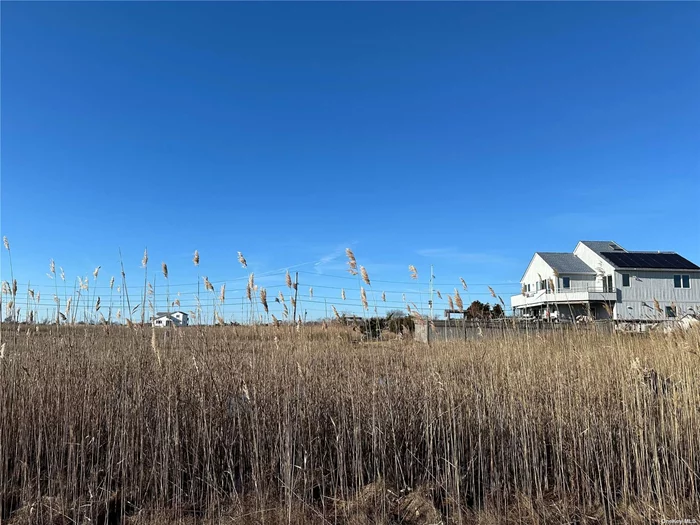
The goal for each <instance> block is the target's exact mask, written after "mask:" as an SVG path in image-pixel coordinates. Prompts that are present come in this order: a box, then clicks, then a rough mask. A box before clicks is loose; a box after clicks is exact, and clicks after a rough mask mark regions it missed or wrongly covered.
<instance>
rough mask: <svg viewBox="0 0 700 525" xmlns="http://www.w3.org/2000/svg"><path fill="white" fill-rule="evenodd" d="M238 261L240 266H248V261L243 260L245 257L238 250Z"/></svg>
mask: <svg viewBox="0 0 700 525" xmlns="http://www.w3.org/2000/svg"><path fill="white" fill-rule="evenodd" d="M238 262H239V263H241V266H242V267H243V268H247V267H248V261H246V260H245V257H243V254H242V253H241V252H238Z"/></svg>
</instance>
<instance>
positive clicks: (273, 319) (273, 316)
mask: <svg viewBox="0 0 700 525" xmlns="http://www.w3.org/2000/svg"><path fill="white" fill-rule="evenodd" d="M272 324H274V325H275V326H279V325H280V321H279V319H277V317H275V314H272Z"/></svg>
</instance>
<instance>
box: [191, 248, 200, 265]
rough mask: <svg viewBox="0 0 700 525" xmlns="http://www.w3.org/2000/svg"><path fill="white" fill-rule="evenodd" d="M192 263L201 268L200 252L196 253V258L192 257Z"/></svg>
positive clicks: (196, 251)
mask: <svg viewBox="0 0 700 525" xmlns="http://www.w3.org/2000/svg"><path fill="white" fill-rule="evenodd" d="M192 262H193V263H194V265H195V266H199V250H195V251H194V257H192Z"/></svg>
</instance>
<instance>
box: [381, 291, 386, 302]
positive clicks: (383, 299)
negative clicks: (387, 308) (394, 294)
mask: <svg viewBox="0 0 700 525" xmlns="http://www.w3.org/2000/svg"><path fill="white" fill-rule="evenodd" d="M382 302H384V303H385V302H386V292H382Z"/></svg>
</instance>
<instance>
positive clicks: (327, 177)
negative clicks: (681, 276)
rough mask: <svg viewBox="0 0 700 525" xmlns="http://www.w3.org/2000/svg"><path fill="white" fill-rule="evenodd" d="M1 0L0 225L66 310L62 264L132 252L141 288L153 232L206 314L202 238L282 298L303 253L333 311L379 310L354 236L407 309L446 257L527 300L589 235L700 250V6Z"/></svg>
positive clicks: (452, 276) (441, 270) (236, 273)
mask: <svg viewBox="0 0 700 525" xmlns="http://www.w3.org/2000/svg"><path fill="white" fill-rule="evenodd" d="M1 9H2V11H1V16H2V37H1V38H2V41H1V45H2V57H1V58H2V63H1V67H2V78H1V89H2V92H1V94H2V122H1V124H2V144H1V145H2V165H1V168H2V188H1V189H2V217H1V218H2V224H1V228H0V229H1V230H2V235H6V236H7V237H8V238H9V240H10V243H11V247H12V255H13V263H14V273H15V277H16V278H17V280H18V281H19V282H20V288H21V289H22V287H23V286H24V287H25V288H26V283H27V282H28V281H30V280H31V283H32V287H33V288H36V289H37V290H38V289H41V290H42V291H43V293H44V297H45V299H44V298H42V303H46V304H47V306H51V305H52V304H53V303H52V300H51V297H52V295H53V293H54V292H53V288H54V283H53V281H51V280H50V279H49V278H48V277H47V276H46V272H47V271H48V267H49V259H51V258H53V259H55V261H56V265H57V266H60V267H63V268H64V269H65V272H66V275H67V286H68V288H71V287H72V286H73V284H74V282H75V279H76V276H78V275H83V276H85V275H91V274H92V271H93V269H94V268H95V267H96V266H98V265H101V266H102V269H101V271H100V277H99V280H98V282H97V283H96V284H97V286H106V284H107V280H108V279H109V276H111V275H116V276H117V277H118V276H119V257H118V249H120V248H121V251H122V253H123V255H124V260H125V268H126V272H127V281H128V282H129V286H130V288H133V289H136V290H138V288H139V286H142V282H143V270H141V269H140V268H139V265H140V261H141V257H142V253H143V249H144V247H146V246H147V247H148V249H149V253H150V263H151V271H150V272H149V274H150V275H149V279H151V280H152V279H153V278H154V277H155V276H156V274H159V265H160V263H161V262H162V261H165V262H167V263H168V266H169V268H170V284H171V290H170V294H171V296H173V295H175V293H176V292H177V291H180V292H181V293H182V296H183V299H182V302H183V303H188V305H187V306H183V309H185V310H187V309H189V308H191V303H192V292H193V290H196V285H193V284H192V283H196V282H197V270H196V269H195V268H194V266H193V265H192V263H191V258H192V253H193V251H194V250H195V249H198V250H199V251H200V252H201V257H202V264H201V266H200V269H199V273H200V274H201V275H208V277H209V278H210V280H212V281H215V282H217V287H218V283H220V282H224V281H226V282H227V283H228V287H229V289H230V290H231V291H230V292H229V297H230V299H228V301H230V302H231V304H232V305H236V304H240V297H241V295H242V291H241V289H242V288H243V287H244V286H243V285H242V282H243V281H241V279H245V277H246V275H247V272H248V271H249V270H252V271H255V272H256V274H257V275H263V274H265V273H271V275H269V276H268V277H266V279H265V280H260V281H259V282H260V284H261V285H264V286H266V287H267V288H268V293H269V294H271V295H275V294H276V292H277V290H279V289H283V290H284V291H285V293H286V292H287V291H286V289H284V288H283V273H284V268H287V267H294V266H295V265H298V264H303V265H302V266H299V267H296V268H293V270H294V269H298V270H299V271H301V272H302V273H301V274H300V280H301V282H302V285H303V286H302V288H301V290H303V295H304V296H306V295H307V293H308V286H314V287H315V295H316V301H317V302H315V303H312V302H311V301H307V303H306V306H305V308H307V309H308V310H309V312H310V313H309V315H319V314H320V315H323V314H324V313H325V312H324V309H325V305H324V304H322V297H328V298H329V299H328V301H327V302H328V305H329V308H330V304H336V306H337V307H338V309H342V310H352V309H353V308H352V306H351V302H352V301H351V299H350V297H352V298H354V299H353V300H354V302H355V304H356V303H357V295H358V294H357V289H358V284H357V281H355V280H352V279H351V280H347V279H345V278H347V277H349V275H348V274H347V273H345V272H344V270H343V266H344V264H345V259H344V257H343V253H342V251H343V249H344V248H345V247H351V248H353V249H354V251H355V253H356V255H357V257H358V261H359V263H360V264H363V265H365V266H366V267H367V269H368V271H369V272H370V277H371V278H372V279H373V281H376V282H375V283H373V289H374V290H375V293H376V294H377V295H378V294H380V293H381V291H382V290H383V289H386V290H390V291H391V294H389V295H390V297H391V299H392V300H393V301H395V303H392V304H391V306H401V304H402V303H403V301H402V297H401V292H402V291H404V290H405V291H407V292H408V294H409V297H408V299H409V300H413V301H414V302H416V303H418V302H420V303H421V304H425V301H426V300H427V296H425V295H422V296H417V295H415V294H414V293H413V292H412V291H413V290H418V289H420V290H427V277H428V274H429V270H428V268H429V265H430V264H434V265H435V272H434V273H435V275H436V282H437V283H438V288H440V289H441V290H442V291H443V294H444V293H446V292H447V291H449V290H451V288H453V287H455V286H459V277H460V276H462V277H464V278H465V280H466V281H467V282H468V283H471V287H470V290H469V292H470V295H469V299H475V298H479V299H481V300H484V301H485V300H487V299H489V300H490V297H489V296H488V290H487V289H486V284H492V285H493V288H495V289H496V291H497V292H498V293H499V294H501V295H502V296H503V297H504V300H506V302H508V296H509V295H511V294H512V293H517V291H518V288H519V287H518V285H517V284H513V283H517V281H518V280H519V279H520V277H521V275H522V273H523V271H524V269H525V267H526V265H527V263H528V262H529V259H530V258H531V256H532V254H533V252H535V251H538V250H541V251H571V250H573V248H574V247H575V245H576V242H577V241H578V240H579V239H614V240H616V241H617V242H619V243H620V244H622V245H623V246H624V247H626V248H628V249H637V250H644V249H651V250H656V249H661V250H674V251H677V252H679V253H681V254H682V255H684V256H686V257H688V258H689V259H691V260H694V261H695V262H696V263H697V262H700V212H699V211H698V208H699V207H700V205H699V203H700V182H699V181H700V154H699V151H700V147H699V144H700V126H699V124H698V123H699V122H700V95H699V94H700V39H698V27H700V4H698V3H693V2H687V3H664V2H654V3H650V2H647V3H549V2H548V3H517V4H515V3H476V2H474V3H472V2H468V3H467V2H465V3H381V4H375V3H352V4H351V3H336V2H333V3H282V4H280V3H233V2H219V3H197V4H194V3H184V2H175V3H166V2H153V3H136V2H134V3H121V2H90V3H87V2H82V3H68V2H48V3H34V2H32V3H8V2H3V3H2V6H1ZM239 250H240V251H242V252H243V253H244V254H245V256H246V258H247V259H248V262H249V264H250V267H249V268H248V270H244V269H242V268H241V267H240V265H238V263H237V262H236V252H237V251H239ZM8 262H9V260H8V257H7V252H6V251H4V250H3V253H2V278H3V279H5V280H9V278H10V271H9V265H8ZM409 264H413V265H415V266H416V267H417V268H418V270H419V275H420V279H419V281H418V282H412V281H410V279H409V277H408V271H407V266H408V265H409ZM280 272H281V273H280ZM236 279H239V281H236ZM90 281H91V284H92V285H93V286H94V285H95V283H93V282H92V281H93V280H92V277H91V278H90ZM380 281H395V282H393V283H391V282H380ZM163 282H164V280H163V278H162V276H161V275H158V277H157V278H156V286H157V293H158V295H159V297H160V295H161V293H164V290H163V289H162V288H161V285H162V283H163ZM60 284H61V286H63V283H60ZM324 287H327V288H324ZM340 287H346V288H347V294H348V297H349V299H348V300H347V304H346V305H344V304H343V303H342V301H341V300H340V298H339V289H340ZM94 290H95V291H97V294H98V295H101V296H104V295H105V294H106V293H107V291H106V290H104V289H102V291H99V290H100V289H99V288H95V289H94ZM134 293H136V292H134ZM483 294H485V295H483ZM465 299H467V298H466V297H465ZM103 300H104V299H103ZM160 300H161V299H159V301H160ZM163 302H164V300H163ZM370 302H372V299H370ZM160 306H161V308H159V309H162V308H164V306H165V305H164V304H162V305H160ZM276 306H279V305H276ZM380 306H381V305H380ZM438 306H440V304H438ZM440 307H441V306H440ZM227 308H229V307H228V306H227ZM236 311H237V310H236V307H235V306H230V308H229V310H228V312H227V315H228V314H231V315H232V314H234V313H236ZM276 312H277V313H279V311H278V310H276ZM238 313H240V307H238Z"/></svg>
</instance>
